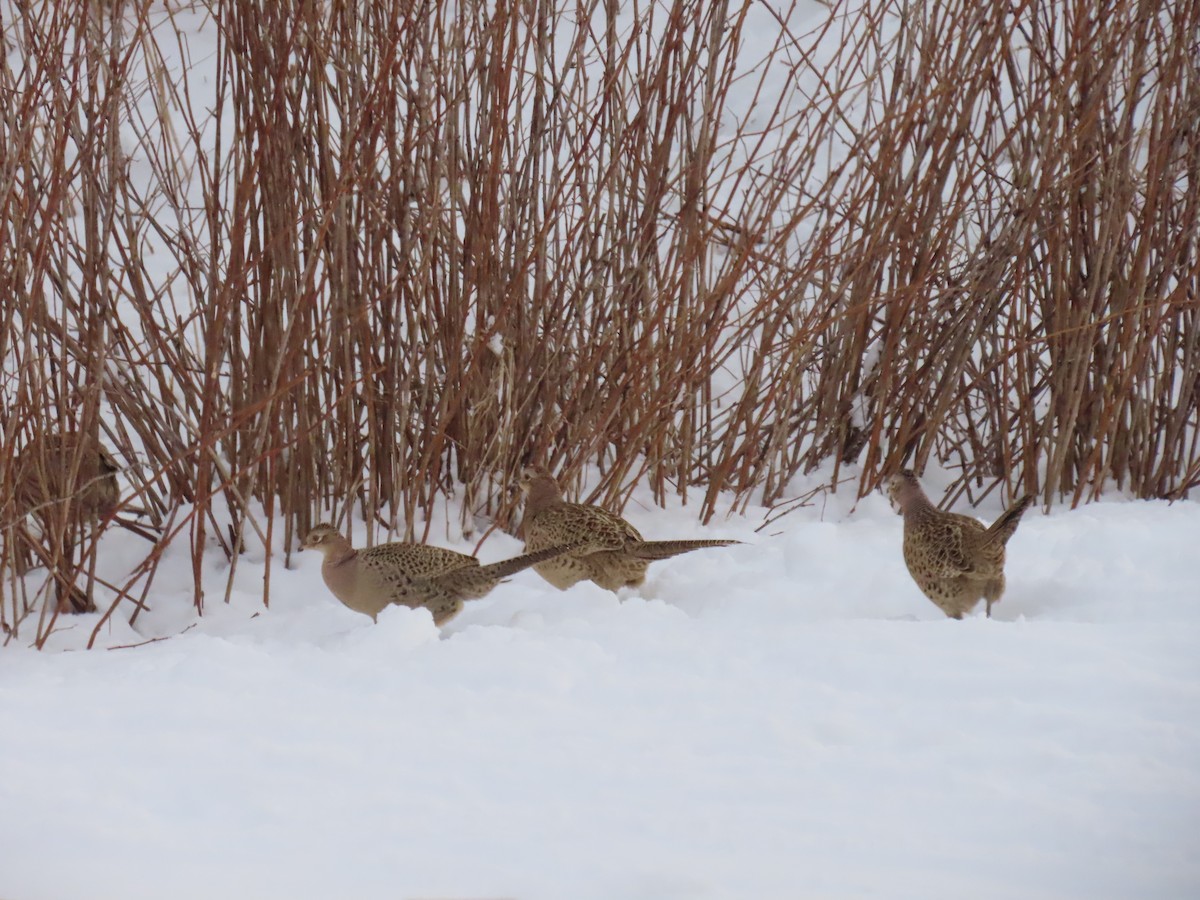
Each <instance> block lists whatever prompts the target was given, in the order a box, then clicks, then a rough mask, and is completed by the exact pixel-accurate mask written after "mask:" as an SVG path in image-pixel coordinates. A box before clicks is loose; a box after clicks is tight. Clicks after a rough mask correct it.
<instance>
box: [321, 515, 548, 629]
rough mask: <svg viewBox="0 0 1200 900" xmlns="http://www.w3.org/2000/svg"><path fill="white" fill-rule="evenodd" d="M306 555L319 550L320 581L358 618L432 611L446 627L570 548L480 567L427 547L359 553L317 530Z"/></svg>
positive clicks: (328, 531) (330, 530) (328, 529)
mask: <svg viewBox="0 0 1200 900" xmlns="http://www.w3.org/2000/svg"><path fill="white" fill-rule="evenodd" d="M304 548H305V549H306V550H320V551H321V553H322V554H323V555H324V557H325V560H324V562H323V563H322V564H321V576H322V577H323V578H324V579H325V584H326V585H327V586H328V587H329V590H330V591H332V592H333V595H334V596H335V597H337V599H338V600H340V601H341V602H342V604H343V605H345V606H347V607H349V608H350V609H352V610H354V611H355V612H360V613H363V614H365V615H368V616H370V617H371V618H372V619H375V618H376V617H377V616H378V615H379V613H380V611H382V610H383V608H384V607H386V606H387V605H388V604H391V603H396V604H398V605H400V606H408V607H411V608H413V609H421V608H424V609H428V610H429V611H430V612H431V613H433V621H434V623H435V624H437V625H441V624H443V623H444V622H448V621H449V620H450V619H452V618H453V617H454V616H455V615H457V614H458V613H459V611H460V610H461V609H462V607H463V602H464V601H466V600H477V599H479V598H480V597H483V596H484V595H485V594H487V593H488V591H490V590H491V589H492V588H494V587H495V586H496V585H497V584H499V583H500V580H501V579H502V578H505V577H507V576H508V575H512V574H513V573H515V572H519V571H521V570H522V569H526V568H528V567H529V566H531V565H533V564H534V563H539V562H542V561H544V560H548V559H551V558H553V557H555V556H557V555H558V554H560V553H563V552H565V551H567V550H568V549H569V548H568V547H559V546H554V547H546V548H544V549H542V550H539V551H538V552H536V553H526V554H524V555H522V556H517V557H514V558H513V559H506V560H503V561H502V562H497V563H492V564H490V565H486V566H481V565H480V564H479V560H477V559H476V558H475V557H473V556H468V555H467V554H465V553H457V552H455V551H454V550H447V549H445V548H443V547H429V546H426V545H425V544H407V543H393V544H380V545H378V546H375V547H371V548H369V549H366V550H355V549H354V547H353V546H351V544H350V542H349V541H348V540H346V538H345V537H343V536H342V535H341V534H340V533H339V532H338V530H337V529H336V528H334V527H333V526H332V525H324V524H322V525H318V526H316V527H315V528H313V529H312V530H311V531H310V532H309V533H308V535H307V536H306V537H305V538H304Z"/></svg>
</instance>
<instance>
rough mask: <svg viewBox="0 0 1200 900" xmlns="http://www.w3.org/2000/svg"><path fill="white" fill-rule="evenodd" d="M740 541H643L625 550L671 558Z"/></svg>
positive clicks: (638, 556) (637, 553)
mask: <svg viewBox="0 0 1200 900" xmlns="http://www.w3.org/2000/svg"><path fill="white" fill-rule="evenodd" d="M740 543H741V541H642V542H641V543H638V544H627V545H626V546H625V548H624V550H625V552H626V553H628V554H629V555H630V556H636V557H637V558H638V559H670V558H671V557H672V556H679V554H681V553H690V552H691V551H693V550H703V549H704V548H705V547H728V546H729V545H730V544H740Z"/></svg>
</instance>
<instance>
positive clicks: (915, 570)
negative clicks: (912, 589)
mask: <svg viewBox="0 0 1200 900" xmlns="http://www.w3.org/2000/svg"><path fill="white" fill-rule="evenodd" d="M888 495H889V496H890V498H891V500H892V503H894V504H895V505H896V506H897V507H899V510H900V513H901V515H903V516H904V562H905V563H906V564H907V565H908V571H909V574H911V575H912V577H913V580H914V581H915V582H916V583H917V587H919V588H920V589H921V590H922V592H923V593H924V594H925V596H926V597H928V598H929V599H930V600H932V601H933V602H934V603H935V604H936V605H937V606H938V608H939V609H941V610H942V612H944V613H945V614H946V615H948V616H950V618H952V619H961V618H962V617H963V616H964V615H965V614H966V613H969V612H970V611H971V610H972V609H974V608H975V606H976V604H978V603H979V601H980V599H981V598H982V599H985V600H987V614H988V615H989V616H990V615H991V614H992V604H993V603H995V602H996V601H997V600H999V599H1000V596H1001V594H1003V593H1004V545H1005V544H1006V543H1008V539H1009V538H1010V537H1012V535H1013V532H1014V531H1016V530H1017V525H1018V523H1019V522H1020V521H1021V515H1022V514H1023V513H1024V512H1025V510H1026V509H1028V508H1029V505H1030V504H1031V503H1032V502H1033V497H1032V496H1031V495H1029V494H1026V495H1025V496H1024V497H1022V498H1021V499H1020V500H1018V501H1017V502H1016V503H1014V504H1013V505H1012V506H1010V507H1009V508H1008V509H1007V510H1005V511H1004V513H1003V514H1002V515H1001V516H1000V518H998V519H997V520H996V521H995V522H993V523H992V524H991V525H989V526H984V525H983V523H981V522H978V521H976V520H975V519H972V518H971V517H970V516H961V515H959V514H958V513H950V512H942V511H941V510H939V509H938V508H937V507H935V506H934V505H933V504H932V503H930V502H929V498H928V497H927V496H925V492H924V491H923V490H921V485H920V484H919V483H918V482H917V477H916V475H914V474H913V473H912V472H910V471H909V470H907V469H905V470H903V471H902V472H900V474H899V475H893V476H892V478H891V481H890V482H889V484H888Z"/></svg>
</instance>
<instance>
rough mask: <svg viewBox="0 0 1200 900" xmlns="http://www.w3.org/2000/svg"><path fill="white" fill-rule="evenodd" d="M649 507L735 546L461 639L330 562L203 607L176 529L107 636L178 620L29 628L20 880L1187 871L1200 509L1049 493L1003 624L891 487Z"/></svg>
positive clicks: (1076, 893) (189, 885) (862, 883)
mask: <svg viewBox="0 0 1200 900" xmlns="http://www.w3.org/2000/svg"><path fill="white" fill-rule="evenodd" d="M635 501H641V502H640V503H639V502H635V503H633V504H631V509H630V513H629V516H630V518H631V520H632V521H633V522H634V523H635V524H636V525H638V526H639V527H640V528H641V529H642V530H643V532H644V533H646V534H647V535H648V536H652V537H668V536H670V537H684V536H692V535H694V536H710V537H734V538H737V539H740V540H743V541H744V542H745V545H744V546H737V547H733V548H728V549H715V550H706V551H700V552H696V553H692V554H689V555H687V556H683V557H678V558H676V559H673V560H669V561H665V562H660V563H656V564H654V565H653V566H652V567H651V570H650V577H649V578H648V580H647V582H646V584H645V585H644V586H643V587H642V588H640V589H638V590H637V591H632V590H626V591H624V592H622V595H621V596H620V597H618V596H616V595H614V594H611V593H609V592H606V591H602V590H600V589H598V588H596V587H594V586H592V585H579V586H576V587H575V588H573V589H571V590H570V591H567V592H561V593H560V592H558V591H555V590H554V589H553V588H551V587H550V586H549V585H548V584H546V583H545V582H543V581H541V579H540V578H539V577H538V576H537V575H536V574H534V573H532V572H523V573H520V574H518V575H517V576H515V577H513V578H512V579H511V580H510V581H509V582H507V583H505V584H503V585H501V586H500V587H499V588H497V590H496V591H494V592H493V593H492V594H491V595H490V596H489V597H487V598H485V599H483V600H480V601H477V602H474V603H471V604H469V605H468V607H467V609H466V610H464V612H463V613H462V614H461V615H460V616H459V617H458V618H457V619H455V620H453V621H452V622H451V623H449V624H448V625H447V626H446V627H445V628H444V629H443V631H442V633H441V634H439V632H438V629H436V628H435V627H434V625H433V623H432V621H431V620H430V618H429V616H428V614H427V613H425V612H423V611H422V612H414V611H411V610H407V609H400V608H396V609H391V610H388V611H385V613H384V614H383V615H382V616H381V617H380V621H379V624H378V625H372V624H371V622H370V620H368V619H367V618H365V617H362V616H358V615H356V614H354V613H351V612H349V611H348V610H346V609H344V608H342V607H341V606H339V605H338V604H337V603H336V602H335V601H334V600H333V598H332V597H331V596H330V595H329V594H328V592H327V591H326V590H325V588H324V585H323V584H322V582H321V579H320V575H319V562H320V560H319V558H318V557H317V556H316V555H300V556H298V557H297V562H296V564H295V567H294V568H293V569H292V570H290V571H288V570H284V569H283V568H282V566H281V565H279V563H278V560H279V559H281V557H277V558H276V559H277V564H276V570H275V571H274V572H273V573H272V583H273V589H272V596H273V598H274V599H273V603H272V607H271V608H270V609H269V610H264V609H263V607H262V604H261V600H260V596H261V588H260V587H258V588H256V587H255V585H256V584H259V583H260V582H261V577H262V564H261V563H255V562H252V561H247V560H242V561H241V562H240V563H239V575H238V580H237V582H236V584H237V587H236V588H235V590H234V592H233V596H232V602H231V603H230V604H229V605H228V606H226V605H224V604H222V603H221V602H220V601H219V599H210V601H209V603H210V609H209V611H208V613H207V614H206V615H205V616H203V617H202V618H195V617H193V616H191V614H190V613H189V612H187V609H186V604H187V601H186V592H185V591H184V590H183V589H182V586H184V585H186V584H187V582H188V579H189V578H190V571H189V569H188V560H187V555H186V549H181V550H179V551H177V552H174V555H173V556H171V557H169V558H168V559H167V560H165V561H164V564H163V567H164V568H163V571H162V573H161V574H160V576H159V580H158V582H157V584H158V585H159V590H158V591H157V592H156V597H157V600H156V601H155V609H154V610H153V611H152V613H151V614H149V615H148V616H147V617H146V618H145V620H144V621H143V620H139V629H140V630H139V632H138V633H134V632H132V631H131V630H129V629H128V628H127V626H124V625H117V626H114V627H113V628H112V629H111V630H109V631H107V632H106V633H105V640H106V641H107V642H108V643H110V644H125V643H132V642H133V641H135V640H145V639H147V637H149V636H155V635H156V634H158V633H162V634H164V635H165V634H173V635H174V636H171V637H168V638H167V639H165V640H161V641H157V642H154V643H150V644H147V645H145V646H141V647H137V648H134V649H115V650H108V651H103V650H101V651H91V652H65V651H66V650H67V648H70V647H72V646H79V645H81V644H82V643H83V642H84V638H85V636H86V633H89V632H90V630H91V627H92V625H93V624H94V622H95V620H96V617H95V616H83V617H76V618H75V619H73V620H72V623H71V624H73V625H75V629H74V630H72V631H67V632H64V633H62V634H60V635H56V636H55V639H56V640H57V641H58V644H57V645H56V646H57V647H58V652H53V651H51V652H42V653H38V652H35V651H33V650H27V649H23V648H19V647H10V648H8V649H7V650H6V651H5V652H3V653H0V721H3V722H5V723H6V727H5V729H4V735H5V737H4V740H3V741H0V766H2V767H3V771H4V772H5V773H6V776H7V777H5V778H4V779H3V781H2V782H0V847H3V848H4V849H3V851H0V856H2V857H3V858H4V862H3V865H0V896H4V897H14V898H37V897H68V896H88V897H113V898H118V897H119V898H137V897H157V896H163V895H168V894H169V895H171V896H175V897H182V898H186V897H197V898H200V897H205V898H208V897H212V896H229V897H272V896H289V897H296V898H305V897H313V898H316V897H328V896H358V897H367V898H370V897H521V898H558V897H568V896H569V897H575V898H592V897H594V898H643V897H644V898H659V897H756V898H758V897H781V898H782V897H795V896H822V897H859V896H886V897H921V898H938V897H947V898H951V897H953V898H959V897H967V896H969V897H1088V898H1095V897H1132V896H1137V897H1188V896H1196V895H1197V893H1198V891H1200V862H1198V861H1197V859H1196V856H1195V853H1194V849H1195V835H1196V834H1198V833H1200V657H1198V656H1197V653H1196V649H1195V648H1196V645H1197V641H1198V639H1200V628H1198V624H1200V610H1198V608H1197V602H1196V601H1197V598H1198V597H1200V576H1198V575H1197V572H1196V565H1195V556H1194V554H1195V548H1196V546H1197V539H1198V538H1200V504H1195V503H1177V504H1174V505H1168V504H1166V503H1164V502H1112V503H1109V502H1105V503H1099V504H1093V505H1091V506H1088V507H1086V508H1084V509H1079V510H1075V511H1065V510H1055V511H1054V512H1053V513H1052V514H1051V515H1049V516H1044V515H1042V514H1041V513H1040V512H1038V511H1031V512H1030V513H1029V514H1028V515H1027V516H1026V519H1025V520H1024V521H1023V522H1022V525H1021V527H1020V528H1019V529H1018V531H1017V533H1016V535H1015V536H1014V538H1013V540H1012V542H1011V543H1010V545H1009V551H1010V552H1009V559H1010V563H1009V587H1008V592H1007V594H1006V596H1005V598H1004V599H1003V600H1002V601H1001V603H1000V604H999V605H998V606H997V607H996V611H995V618H993V619H991V620H988V619H986V618H983V617H982V616H976V617H974V618H968V619H966V620H964V621H961V622H955V621H951V620H948V619H945V618H944V617H942V615H941V613H940V612H939V611H938V610H937V609H936V608H935V607H934V606H933V605H932V604H931V603H929V602H928V601H927V600H925V599H924V597H922V596H921V594H920V593H919V592H918V591H917V589H916V587H915V586H914V585H913V584H912V582H911V580H910V579H909V578H908V575H907V572H906V571H905V569H904V564H903V561H902V559H901V556H900V548H899V541H900V529H901V522H900V520H899V519H898V518H897V517H896V516H895V515H894V514H893V513H892V511H891V510H890V508H889V507H888V505H887V503H886V501H885V500H884V499H883V498H882V497H881V496H871V497H867V498H866V499H864V500H863V501H861V502H860V503H859V504H858V506H857V508H854V509H853V510H848V509H843V508H841V505H844V503H845V501H844V499H843V500H840V501H838V502H837V503H834V504H832V512H831V508H830V507H827V508H826V509H825V519H824V520H822V513H821V510H820V509H819V508H818V507H815V506H814V507H808V508H803V509H800V510H798V511H796V512H794V513H792V514H791V515H789V516H787V517H785V518H783V519H781V520H779V521H777V522H775V523H774V524H773V525H772V526H771V528H772V530H773V533H771V534H767V533H765V532H764V533H756V532H755V530H754V529H755V527H756V526H757V525H758V524H760V523H761V522H762V520H763V516H764V515H765V513H766V511H765V510H753V509H752V510H750V511H749V512H748V514H747V515H746V516H745V517H738V518H731V519H729V520H727V521H723V522H720V523H718V524H716V525H714V526H711V527H709V528H700V527H699V526H697V525H696V524H695V522H694V519H693V517H692V514H691V510H690V509H688V508H674V509H667V510H659V509H653V508H652V507H651V505H650V503H649V497H648V494H645V493H639V494H637V495H635ZM996 509H998V507H995V508H991V509H988V510H985V511H984V515H985V516H990V515H992V514H994V512H995V511H996ZM126 540H137V538H134V537H133V536H129V535H124V534H110V535H109V536H107V537H106V538H105V541H108V542H123V541H126ZM455 546H457V547H459V548H460V549H470V545H469V544H468V543H465V542H457V543H455ZM519 548H520V544H519V542H518V541H516V540H514V539H512V538H509V537H508V536H506V535H503V534H495V535H493V536H492V537H491V538H489V539H488V541H487V542H486V543H485V544H484V546H483V548H482V550H481V552H480V555H481V556H482V557H483V558H486V559H494V558H501V557H503V556H505V555H508V554H510V553H515V552H517V551H518V550H519ZM219 569H220V566H219V565H217V564H214V566H213V570H212V571H211V572H209V573H208V575H209V576H210V577H211V578H212V579H213V584H214V585H220V584H223V581H222V580H221V579H222V573H221V572H220V571H219ZM172 585H177V586H179V590H177V591H173V590H172ZM215 596H216V597H217V598H219V597H220V593H216V595H215ZM160 607H163V608H161V609H160ZM185 622H186V624H184V623H185ZM189 625H190V626H191V627H190V628H188V626H189ZM185 628H187V630H186V631H184V629H185ZM180 631H183V633H179V632H180Z"/></svg>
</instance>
